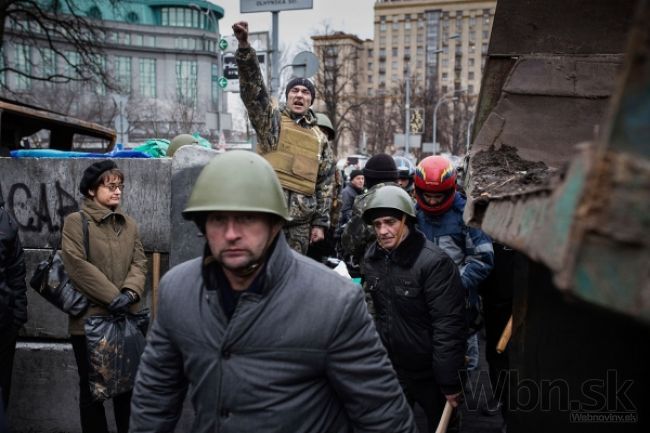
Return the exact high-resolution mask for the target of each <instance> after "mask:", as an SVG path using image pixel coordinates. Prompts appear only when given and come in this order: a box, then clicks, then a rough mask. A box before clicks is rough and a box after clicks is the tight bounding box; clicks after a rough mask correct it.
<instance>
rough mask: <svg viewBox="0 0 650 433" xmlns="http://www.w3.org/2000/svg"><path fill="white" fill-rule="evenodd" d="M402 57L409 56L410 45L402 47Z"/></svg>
mask: <svg viewBox="0 0 650 433" xmlns="http://www.w3.org/2000/svg"><path fill="white" fill-rule="evenodd" d="M404 57H411V47H404Z"/></svg>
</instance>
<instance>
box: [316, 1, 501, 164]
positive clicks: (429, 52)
mask: <svg viewBox="0 0 650 433" xmlns="http://www.w3.org/2000/svg"><path fill="white" fill-rule="evenodd" d="M495 8H496V1H481V0H426V1H423V0H378V1H377V2H376V3H375V6H374V38H373V39H372V40H366V41H359V40H358V38H356V37H354V36H353V35H348V36H347V41H348V42H347V43H349V44H353V45H354V46H355V49H356V50H358V51H359V54H358V55H357V56H356V57H354V58H350V59H349V60H348V61H349V62H350V63H351V65H350V68H354V69H355V71H356V74H357V75H358V77H357V85H356V87H355V91H356V92H357V93H356V94H355V95H354V97H351V96H346V97H347V98H348V99H354V98H356V99H357V100H359V99H361V98H364V102H363V105H364V110H363V111H364V114H363V117H364V125H363V134H362V139H361V140H359V139H357V137H342V141H341V142H340V143H339V147H340V148H341V149H346V150H347V151H348V152H349V153H355V152H359V151H367V152H369V153H377V152H386V151H387V152H393V151H395V150H397V149H396V146H395V134H397V133H403V132H404V129H405V123H406V122H405V120H406V119H405V113H406V99H407V98H406V93H407V90H408V93H409V98H408V99H409V101H410V109H411V113H415V112H416V111H417V113H418V115H419V116H420V118H421V119H422V120H423V123H422V125H423V129H422V131H421V132H419V133H416V134H420V137H419V138H420V139H421V140H420V141H422V142H428V143H429V145H428V146H429V147H428V148H425V147H422V148H421V149H420V153H431V152H433V151H434V150H435V151H438V150H447V151H452V152H454V153H458V149H460V147H461V146H460V144H461V143H460V140H461V137H465V134H464V131H465V130H466V129H467V127H468V126H469V125H468V122H469V121H470V119H471V116H472V114H473V113H472V110H473V106H474V103H475V101H476V98H477V96H478V93H479V90H480V83H481V78H482V76H481V70H482V67H483V65H484V63H485V58H486V54H487V48H488V43H489V39H490V31H491V28H492V21H493V18H494V12H495ZM320 38H322V36H316V37H313V38H312V39H313V40H314V47H315V52H316V54H317V55H318V56H319V58H320V60H321V62H325V63H326V62H327V60H326V59H325V58H324V56H323V55H322V53H321V52H319V50H318V48H317V47H318V44H319V42H320ZM355 38H356V40H355ZM353 41H354V42H353ZM407 82H408V85H407ZM317 84H318V85H319V86H322V85H323V83H322V82H320V81H319V80H317ZM439 102H441V104H438V103H439ZM446 102H453V103H450V104H447V103H446ZM436 106H438V110H436ZM434 113H436V115H437V116H436V117H437V120H438V122H437V127H436V131H437V134H436V142H438V143H439V144H440V145H442V149H439V148H435V147H433V146H432V144H431V143H432V142H433V138H434V134H433V123H434V121H433V117H434ZM445 148H446V149H445Z"/></svg>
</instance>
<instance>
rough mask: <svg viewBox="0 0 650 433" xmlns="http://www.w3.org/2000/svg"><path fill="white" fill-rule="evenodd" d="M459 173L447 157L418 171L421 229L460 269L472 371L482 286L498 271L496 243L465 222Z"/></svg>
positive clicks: (431, 159) (430, 161) (429, 160)
mask: <svg viewBox="0 0 650 433" xmlns="http://www.w3.org/2000/svg"><path fill="white" fill-rule="evenodd" d="M456 177H457V174H456V169H455V168H454V165H453V163H452V162H451V161H450V160H449V159H447V158H445V157H444V156H440V155H435V156H429V157H427V158H424V159H423V160H422V161H421V162H420V163H419V164H418V166H417V168H416V169H415V198H416V200H417V220H418V227H419V228H420V230H421V231H422V232H423V233H424V235H425V236H426V237H427V239H429V240H430V241H432V242H433V243H435V244H436V245H438V246H439V247H440V248H441V249H442V250H443V251H444V252H446V253H447V254H448V255H449V256H450V257H451V258H452V260H453V261H454V262H455V263H456V265H457V266H458V269H459V271H460V277H461V280H462V282H463V288H464V289H465V296H466V297H467V313H468V319H469V325H470V332H472V331H474V332H473V333H472V335H471V336H470V337H469V339H468V350H467V356H468V358H469V363H468V366H467V368H468V370H473V369H474V368H476V366H477V365H478V338H477V335H476V332H475V331H477V330H478V327H479V317H480V315H479V312H480V298H479V295H478V286H479V284H480V283H481V282H482V281H483V280H485V279H486V278H487V277H488V275H489V274H490V272H491V271H492V268H493V267H494V249H493V247H492V240H491V239H490V238H489V237H488V236H487V235H486V234H485V233H483V232H482V231H481V230H479V229H476V228H473V227H468V226H467V225H466V224H465V222H464V221H463V210H464V209H465V201H466V200H465V197H463V195H462V194H459V193H457V191H456Z"/></svg>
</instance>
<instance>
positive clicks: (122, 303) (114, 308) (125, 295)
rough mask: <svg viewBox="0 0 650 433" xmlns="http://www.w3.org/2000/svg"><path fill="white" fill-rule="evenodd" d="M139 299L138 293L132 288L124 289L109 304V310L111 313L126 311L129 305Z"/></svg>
mask: <svg viewBox="0 0 650 433" xmlns="http://www.w3.org/2000/svg"><path fill="white" fill-rule="evenodd" d="M137 301H138V294H137V293H135V292H134V291H133V290H131V289H124V290H123V291H122V293H120V294H119V295H117V296H116V297H115V299H113V300H112V301H111V303H110V304H108V307H107V308H108V311H110V312H111V313H126V312H127V311H128V310H129V306H130V305H131V304H134V303H135V302H137Z"/></svg>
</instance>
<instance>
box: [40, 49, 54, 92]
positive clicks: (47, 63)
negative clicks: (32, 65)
mask: <svg viewBox="0 0 650 433" xmlns="http://www.w3.org/2000/svg"><path fill="white" fill-rule="evenodd" d="M56 59H57V57H56V54H55V53H54V51H53V50H52V49H50V48H44V49H42V50H41V73H42V74H43V76H44V77H51V76H53V75H54V74H56V72H57V67H56V63H57V62H56ZM46 84H51V83H46Z"/></svg>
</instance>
